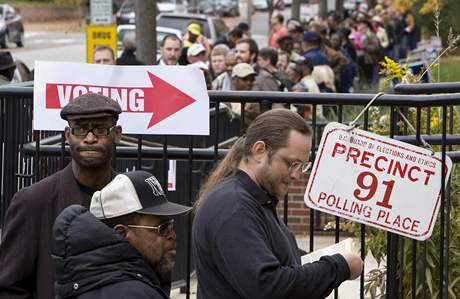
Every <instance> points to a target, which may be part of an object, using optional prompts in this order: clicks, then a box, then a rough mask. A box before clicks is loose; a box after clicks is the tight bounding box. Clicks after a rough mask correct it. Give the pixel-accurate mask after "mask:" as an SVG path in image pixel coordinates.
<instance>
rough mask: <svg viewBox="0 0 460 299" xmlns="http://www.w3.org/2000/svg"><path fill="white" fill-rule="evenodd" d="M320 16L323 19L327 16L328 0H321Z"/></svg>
mask: <svg viewBox="0 0 460 299" xmlns="http://www.w3.org/2000/svg"><path fill="white" fill-rule="evenodd" d="M319 16H320V17H321V18H322V19H325V18H326V17H327V0H319Z"/></svg>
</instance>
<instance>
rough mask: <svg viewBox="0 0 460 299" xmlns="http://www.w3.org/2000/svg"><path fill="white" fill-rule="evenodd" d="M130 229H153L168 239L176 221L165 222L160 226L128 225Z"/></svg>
mask: <svg viewBox="0 0 460 299" xmlns="http://www.w3.org/2000/svg"><path fill="white" fill-rule="evenodd" d="M128 227H134V228H145V229H153V230H156V231H157V232H158V234H159V235H160V236H162V237H166V236H168V235H169V234H170V233H171V232H172V231H173V230H174V219H171V220H169V221H168V222H164V223H162V224H160V225H158V226H148V225H133V224H128Z"/></svg>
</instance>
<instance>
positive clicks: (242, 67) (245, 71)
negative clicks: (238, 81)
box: [232, 63, 257, 78]
mask: <svg viewBox="0 0 460 299" xmlns="http://www.w3.org/2000/svg"><path fill="white" fill-rule="evenodd" d="M256 74H257V73H256V72H255V71H254V68H253V67H252V66H251V65H249V64H247V63H238V64H237V65H235V66H234V67H233V70H232V78H234V77H239V78H246V77H247V76H249V75H256Z"/></svg>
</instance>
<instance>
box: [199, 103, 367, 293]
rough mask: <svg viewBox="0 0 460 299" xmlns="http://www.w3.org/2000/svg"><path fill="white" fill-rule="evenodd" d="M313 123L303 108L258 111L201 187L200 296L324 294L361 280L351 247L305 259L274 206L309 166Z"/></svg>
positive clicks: (356, 260) (358, 263) (356, 257)
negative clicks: (301, 111) (297, 110)
mask: <svg viewBox="0 0 460 299" xmlns="http://www.w3.org/2000/svg"><path fill="white" fill-rule="evenodd" d="M311 134H312V133H311V129H310V127H309V126H308V125H307V124H306V123H305V120H304V119H303V118H302V117H300V116H299V115H298V114H296V113H294V112H291V111H289V110H286V109H274V110H270V111H268V112H265V113H263V114H261V115H260V116H258V117H257V118H256V119H255V120H254V121H253V122H252V123H251V125H250V126H249V128H248V130H247V133H246V135H245V136H242V137H240V138H239V139H238V140H237V141H236V143H235V144H234V145H233V147H232V149H231V150H230V152H229V153H228V154H227V156H226V157H225V159H224V160H223V161H222V162H221V163H220V164H219V166H218V167H217V168H216V170H215V171H214V172H213V173H212V174H211V175H210V177H209V179H208V181H207V182H206V183H205V185H204V186H203V187H202V189H201V191H200V196H199V199H198V201H197V203H196V204H195V210H196V216H195V219H194V225H193V229H192V233H193V239H194V244H193V253H194V257H195V262H196V270H197V277H198V298H232V299H234V298H248V299H249V298H250V299H257V298H264V299H267V298H302V299H304V298H308V299H313V298H324V297H326V296H327V295H328V294H329V293H330V292H331V291H332V290H333V289H334V288H336V287H338V286H339V285H340V284H341V283H342V282H343V281H345V280H348V279H355V278H357V277H358V276H359V275H360V274H361V272H362V269H363V261H362V260H361V258H360V257H359V256H358V255H356V254H353V253H346V254H343V255H341V254H335V255H332V256H323V257H322V258H321V260H319V261H317V262H314V263H309V264H305V265H301V262H300V250H299V248H298V247H297V244H296V241H295V238H294V236H293V235H292V234H291V233H290V232H289V230H288V228H287V227H286V225H284V223H283V222H282V221H281V220H280V219H279V218H278V216H277V213H276V205H277V203H278V200H279V199H280V198H283V197H284V196H285V195H286V193H287V191H288V186H289V183H290V182H291V181H292V180H295V179H299V177H300V174H301V172H303V171H306V170H307V169H308V165H309V161H308V157H309V153H310V148H311Z"/></svg>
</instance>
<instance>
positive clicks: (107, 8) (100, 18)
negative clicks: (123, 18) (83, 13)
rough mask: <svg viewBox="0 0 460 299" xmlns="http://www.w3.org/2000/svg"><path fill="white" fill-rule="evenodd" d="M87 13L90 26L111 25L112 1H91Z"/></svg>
mask: <svg viewBox="0 0 460 299" xmlns="http://www.w3.org/2000/svg"><path fill="white" fill-rule="evenodd" d="M89 12H90V23H91V25H110V24H112V0H91V1H90V8H89Z"/></svg>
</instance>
